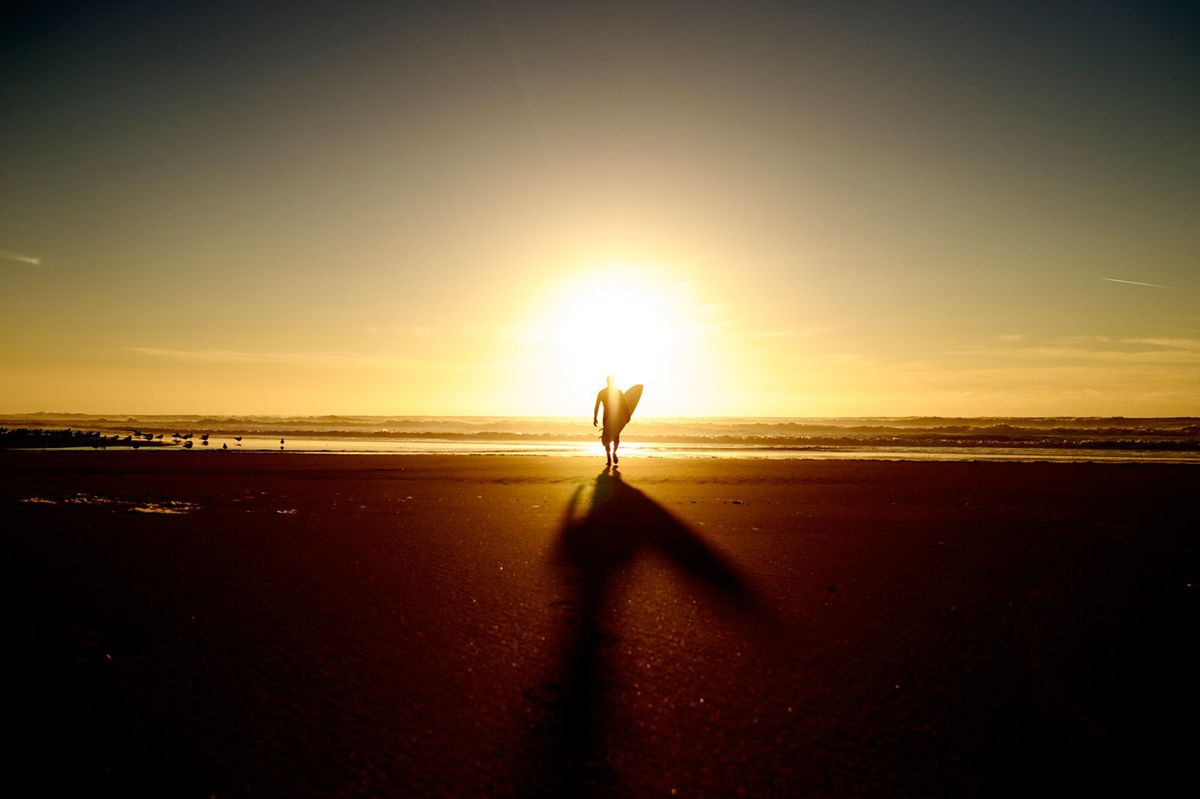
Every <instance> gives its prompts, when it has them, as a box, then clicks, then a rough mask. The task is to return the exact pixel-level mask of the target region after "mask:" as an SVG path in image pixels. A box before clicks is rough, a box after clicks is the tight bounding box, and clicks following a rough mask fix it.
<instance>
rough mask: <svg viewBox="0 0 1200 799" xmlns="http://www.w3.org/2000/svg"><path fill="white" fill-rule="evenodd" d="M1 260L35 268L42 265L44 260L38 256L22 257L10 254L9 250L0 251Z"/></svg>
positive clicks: (13, 253) (15, 253)
mask: <svg viewBox="0 0 1200 799" xmlns="http://www.w3.org/2000/svg"><path fill="white" fill-rule="evenodd" d="M0 260H5V261H19V262H20V263H23V264H33V265H34V266H41V265H42V259H41V258H38V257H37V256H36V255H21V254H20V253H17V252H9V251H8V250H0Z"/></svg>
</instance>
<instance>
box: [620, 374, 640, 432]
mask: <svg viewBox="0 0 1200 799" xmlns="http://www.w3.org/2000/svg"><path fill="white" fill-rule="evenodd" d="M621 399H622V400H623V402H622V403H621V429H622V430H624V429H625V425H627V424H629V419H630V417H632V416H633V412H634V411H636V410H637V406H638V403H639V402H641V399H642V384H641V383H638V384H637V385H636V386H631V387H630V388H629V389H628V390H626V391H625V395H624V396H623V397H622V398H621Z"/></svg>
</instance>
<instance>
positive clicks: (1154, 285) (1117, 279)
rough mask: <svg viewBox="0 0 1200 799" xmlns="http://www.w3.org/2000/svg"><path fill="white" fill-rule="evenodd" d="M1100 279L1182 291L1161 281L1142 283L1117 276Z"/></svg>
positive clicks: (1128, 284)
mask: <svg viewBox="0 0 1200 799" xmlns="http://www.w3.org/2000/svg"><path fill="white" fill-rule="evenodd" d="M1100 279H1101V280H1107V281H1108V282H1109V283H1124V284H1125V285H1126V286H1145V287H1146V288H1148V289H1170V290H1171V291H1183V289H1181V288H1179V286H1164V285H1163V284H1161V283H1143V282H1142V281H1140V280H1122V279H1121V278H1119V277H1102V278H1100Z"/></svg>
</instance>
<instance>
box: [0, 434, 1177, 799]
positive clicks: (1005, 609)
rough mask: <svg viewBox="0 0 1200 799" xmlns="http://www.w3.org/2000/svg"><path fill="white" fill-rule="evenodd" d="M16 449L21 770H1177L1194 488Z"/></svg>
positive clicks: (389, 786) (622, 778) (1007, 785)
mask: <svg viewBox="0 0 1200 799" xmlns="http://www.w3.org/2000/svg"><path fill="white" fill-rule="evenodd" d="M601 466H602V459H580V458H539V457H520V458H501V457H484V456H459V457H439V456H413V457H406V456H366V455H361V456H335V455H329V456H308V455H295V454H279V453H276V454H266V453H262V454H249V453H217V452H213V453H196V452H191V453H183V452H164V453H149V452H107V453H104V452H101V453H94V452H56V453H13V452H10V453H4V454H3V455H2V456H0V475H2V479H0V507H2V508H3V518H4V519H5V524H4V528H5V539H6V549H7V553H6V556H5V558H4V563H5V569H6V572H7V574H6V579H5V580H4V585H5V592H6V607H7V611H8V614H9V625H8V635H9V643H8V646H7V651H8V655H9V659H10V660H9V662H10V667H11V668H12V669H13V673H14V676H13V677H12V678H10V679H12V680H13V681H12V682H11V683H10V686H11V690H12V694H11V696H12V697H13V698H12V699H10V707H12V708H13V710H12V712H11V714H10V715H9V719H10V721H11V727H10V729H12V730H13V732H14V733H15V735H16V739H17V743H16V745H15V747H14V748H13V749H12V751H11V752H10V761H9V762H10V766H9V769H10V771H9V779H10V782H12V783H13V784H26V785H29V784H32V785H38V786H40V790H39V792H40V793H42V794H45V795H50V794H53V793H55V792H57V791H58V790H60V789H71V790H75V791H78V792H80V793H81V794H82V793H83V792H85V791H86V793H88V794H91V795H95V794H97V793H100V794H105V793H109V794H114V793H119V794H123V795H148V796H205V797H207V796H210V795H216V796H218V797H221V796H239V795H244V796H302V795H334V796H344V795H392V796H410V795H411V796H416V795H444V796H486V795H563V796H573V795H583V796H587V795H612V796H626V795H644V796H671V795H678V796H735V795H746V796H797V795H839V796H840V795H863V794H872V795H900V796H929V795H966V796H978V795H1030V794H1034V795H1056V796H1061V795H1084V794H1088V795H1092V794H1097V793H1099V794H1116V795H1121V794H1125V795H1128V794H1136V793H1145V792H1147V791H1150V792H1153V791H1154V790H1155V789H1156V788H1161V787H1163V786H1165V785H1166V784H1167V782H1168V780H1169V779H1170V778H1171V777H1178V776H1182V775H1189V776H1190V766H1189V763H1190V762H1191V760H1192V759H1193V758H1194V754H1195V744H1196V740H1197V739H1196V732H1195V723H1196V718H1197V710H1198V709H1200V702H1198V701H1197V700H1198V693H1200V691H1198V684H1200V680H1197V676H1196V675H1197V673H1198V671H1197V669H1198V666H1200V663H1198V661H1197V654H1198V652H1200V589H1198V588H1196V584H1197V583H1198V582H1200V536H1197V534H1196V530H1198V529H1200V524H1198V523H1197V522H1198V519H1197V516H1198V514H1197V510H1196V508H1197V505H1196V489H1197V486H1198V485H1200V481H1198V480H1197V478H1198V477H1200V468H1198V467H1194V466H1168V465H1145V464H1112V465H1096V464H1028V463H890V462H834V461H749V460H741V461H739V460H669V459H663V460H629V461H628V462H627V463H624V464H622V468H621V471H620V476H619V477H618V478H614V476H613V475H612V474H609V473H603V472H601Z"/></svg>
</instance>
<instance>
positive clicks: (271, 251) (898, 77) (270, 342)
mask: <svg viewBox="0 0 1200 799" xmlns="http://www.w3.org/2000/svg"><path fill="white" fill-rule="evenodd" d="M244 5H245V4H240V3H222V2H205V3H141V4H137V3H132V4H131V3H119V2H118V3H103V4H80V5H78V6H73V5H71V4H61V3H28V4H21V3H17V4H16V5H15V6H11V7H8V6H6V10H4V11H0V109H2V113H3V124H0V291H2V292H3V295H2V296H3V302H4V312H3V314H2V315H0V413H23V412H34V411H78V412H91V413H219V414H289V415H290V414H325V413H350V414H353V413H361V414H439V415H440V414H455V415H457V414H470V415H544V414H555V415H574V414H579V415H581V416H586V415H587V413H588V412H589V411H590V409H591V405H592V402H593V399H594V397H595V393H596V391H597V390H598V389H599V388H600V387H601V386H603V384H604V377H605V375H606V374H610V373H611V374H614V375H615V376H616V379H617V382H618V384H620V385H630V384H633V383H644V384H645V385H646V392H645V395H644V399H643V401H642V406H641V407H642V409H643V410H642V411H641V412H642V413H645V414H648V415H654V416H693V415H733V416H855V415H887V416H901V415H943V416H980V415H1017V416H1047V415H1061V416H1082V415H1125V416H1178V415H1200V15H1198V13H1197V12H1196V11H1195V10H1194V9H1192V8H1189V7H1188V6H1187V4H1172V5H1156V4H1153V3H1143V2H1139V3H1129V4H1119V3H1118V4H1100V3H1053V4H1050V3H1029V4H1023V3H1016V2H1010V3H993V4H984V3H920V4H911V5H905V4H898V3H887V4H872V3H850V2H837V3H781V2H772V3H759V2H738V3H653V2H639V3H630V4H623V3H603V4H600V3H573V2H558V3H541V4H538V3H512V2H503V1H502V0H493V1H492V2H485V3H455V2H449V3H411V4H400V3H394V4H383V3H380V4H344V3H306V2H290V3H286V4H278V5H272V4H255V5H254V9H253V10H249V9H247V8H245V7H243V6H244Z"/></svg>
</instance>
